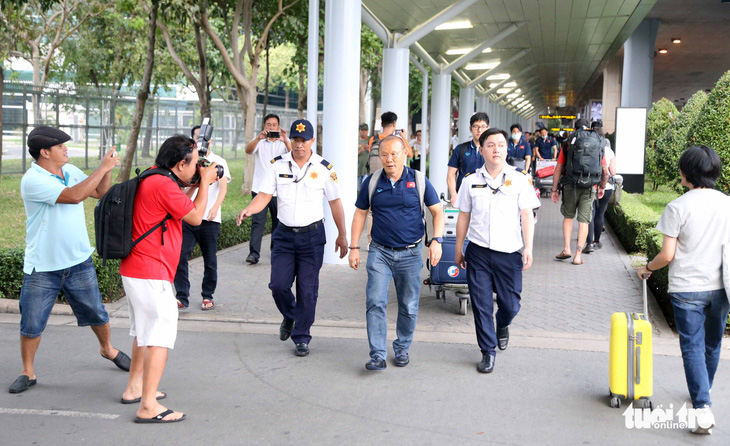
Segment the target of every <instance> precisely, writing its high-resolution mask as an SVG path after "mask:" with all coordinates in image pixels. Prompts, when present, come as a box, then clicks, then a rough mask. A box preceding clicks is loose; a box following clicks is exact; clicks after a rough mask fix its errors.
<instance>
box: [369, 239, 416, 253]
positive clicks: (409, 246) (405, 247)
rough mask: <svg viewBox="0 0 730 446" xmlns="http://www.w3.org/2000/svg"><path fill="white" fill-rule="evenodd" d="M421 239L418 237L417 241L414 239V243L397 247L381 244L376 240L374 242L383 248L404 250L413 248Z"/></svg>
mask: <svg viewBox="0 0 730 446" xmlns="http://www.w3.org/2000/svg"><path fill="white" fill-rule="evenodd" d="M421 240H423V239H419V240H418V241H416V243H413V244H410V245H408V246H400V247H397V248H393V247H392V246H385V245H382V244H380V243H377V242H375V243H376V244H378V245H380V246H382V247H383V248H387V249H391V250H393V251H405V250H406V249H410V248H415V247H416V246H418V244H419V243H421Z"/></svg>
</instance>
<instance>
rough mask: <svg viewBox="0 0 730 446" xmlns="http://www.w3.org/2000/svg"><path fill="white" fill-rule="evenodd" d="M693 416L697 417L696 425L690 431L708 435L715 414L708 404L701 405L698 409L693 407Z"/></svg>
mask: <svg viewBox="0 0 730 446" xmlns="http://www.w3.org/2000/svg"><path fill="white" fill-rule="evenodd" d="M695 416H696V417H697V418H696V420H697V426H696V427H695V428H694V429H692V433H693V434H700V435H710V434H711V433H712V428H713V427H715V416H714V415H713V414H712V409H710V406H702V407H700V408H699V409H695Z"/></svg>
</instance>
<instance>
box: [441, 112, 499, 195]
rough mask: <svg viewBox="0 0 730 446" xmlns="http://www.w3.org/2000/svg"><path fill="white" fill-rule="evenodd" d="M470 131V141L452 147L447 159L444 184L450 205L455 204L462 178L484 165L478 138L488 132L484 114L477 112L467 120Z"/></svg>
mask: <svg viewBox="0 0 730 446" xmlns="http://www.w3.org/2000/svg"><path fill="white" fill-rule="evenodd" d="M469 129H470V130H471V136H472V139H471V141H467V142H464V143H461V144H459V145H458V146H455V147H454V150H453V151H452V152H451V158H449V171H448V172H447V174H446V184H447V185H448V187H449V196H450V200H451V205H452V206H453V205H454V203H456V194H457V192H459V188H460V187H461V181H462V180H463V179H464V177H465V176H466V175H467V174H469V173H472V172H476V170H477V169H479V168H480V167H482V166H483V165H484V158H482V155H481V154H480V153H479V148H478V147H477V144H479V137H480V136H481V134H482V133H484V132H485V131H487V130H489V116H488V115H487V114H486V113H482V112H477V113H474V115H472V117H471V118H470V119H469Z"/></svg>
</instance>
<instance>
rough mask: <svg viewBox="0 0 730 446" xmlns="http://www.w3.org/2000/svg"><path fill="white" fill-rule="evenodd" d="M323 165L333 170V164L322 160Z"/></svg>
mask: <svg viewBox="0 0 730 446" xmlns="http://www.w3.org/2000/svg"><path fill="white" fill-rule="evenodd" d="M322 165H323V166H324V167H326V168H327V170H332V164H331V163H330V162H329V161H327V160H326V159H323V160H322Z"/></svg>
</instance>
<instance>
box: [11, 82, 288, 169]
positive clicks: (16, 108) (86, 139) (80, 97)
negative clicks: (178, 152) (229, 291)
mask: <svg viewBox="0 0 730 446" xmlns="http://www.w3.org/2000/svg"><path fill="white" fill-rule="evenodd" d="M270 98H271V95H270ZM273 99H274V101H272V102H279V103H284V101H283V100H282V99H283V97H274V98H273ZM2 104H3V106H2V107H3V156H2V162H3V168H2V174H18V173H23V172H25V171H26V169H28V168H29V167H30V162H31V161H32V160H33V159H32V158H31V157H30V155H29V154H28V150H27V145H26V140H27V136H28V133H29V132H30V131H31V130H33V128H34V127H35V126H36V125H49V126H55V127H58V128H60V129H62V130H63V131H65V132H66V133H68V134H69V135H71V137H72V138H73V139H72V141H70V142H69V143H67V144H66V146H67V147H68V149H69V152H68V153H69V158H74V160H73V163H74V165H76V166H77V167H80V168H86V169H89V168H92V169H93V168H96V167H97V166H98V165H99V160H100V158H101V156H103V154H104V153H105V152H106V151H107V150H109V149H110V148H111V147H112V146H114V145H116V146H117V150H118V151H120V152H124V149H125V148H126V144H127V140H128V138H129V132H130V129H131V125H132V119H133V117H134V109H135V104H136V97H135V96H134V94H133V92H127V93H125V92H122V93H119V92H114V91H104V90H98V89H95V88H88V87H84V88H81V87H76V86H74V85H72V84H70V85H66V84H63V85H61V84H51V85H49V86H46V87H44V88H37V87H35V86H34V85H33V84H32V83H28V82H16V81H5V83H4V92H3V103H2ZM293 105H294V108H289V107H286V106H283V107H282V106H276V105H268V106H267V113H276V114H278V115H279V117H280V118H281V124H282V126H283V127H284V128H287V127H286V126H288V125H289V124H291V122H293V121H294V120H296V119H297V109H296V103H294V104H293ZM211 115H212V116H211V118H212V122H213V125H214V126H215V131H214V134H213V145H212V150H213V151H214V152H215V153H217V154H218V155H220V156H222V157H224V158H226V159H237V158H241V157H244V156H245V154H244V151H243V147H244V146H245V143H246V141H245V129H244V128H243V117H242V112H241V108H240V104H239V103H238V102H237V101H224V100H222V99H213V101H212V104H211ZM262 117H263V104H257V110H256V122H255V124H254V125H255V128H256V129H260V128H261V120H262ZM199 123H200V107H199V103H198V101H197V100H189V99H177V98H175V97H165V96H164V95H150V97H149V99H148V100H147V103H146V106H145V113H144V118H143V120H142V126H141V128H140V132H139V137H138V140H137V150H136V151H135V160H134V165H135V166H138V165H142V166H147V165H149V164H151V162H152V161H153V160H154V157H155V156H156V154H157V150H158V148H159V146H160V144H162V142H163V141H164V140H165V139H166V138H168V137H169V136H172V135H174V134H176V133H184V134H190V129H191V128H192V127H193V126H194V125H196V124H199ZM81 158H83V161H82V160H81Z"/></svg>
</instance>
